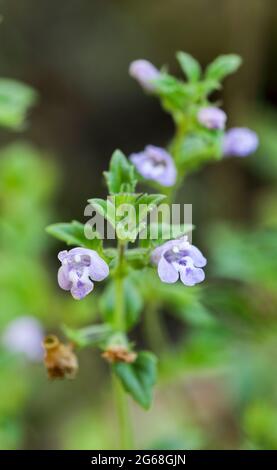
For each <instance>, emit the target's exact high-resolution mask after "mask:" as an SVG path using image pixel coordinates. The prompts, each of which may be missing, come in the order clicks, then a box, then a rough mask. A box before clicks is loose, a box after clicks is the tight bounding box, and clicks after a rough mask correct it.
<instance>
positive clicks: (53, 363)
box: [43, 335, 78, 379]
mask: <svg viewBox="0 0 277 470" xmlns="http://www.w3.org/2000/svg"><path fill="white" fill-rule="evenodd" d="M43 347H44V364H45V367H46V369H47V372H48V377H49V378H50V379H57V378H64V377H65V378H67V379H74V378H75V376H76V374H77V372H78V359H77V357H76V355H75V354H74V351H73V349H74V346H73V344H72V343H69V344H63V343H61V342H60V340H59V338H57V336H54V335H49V336H46V338H45V339H44V341H43Z"/></svg>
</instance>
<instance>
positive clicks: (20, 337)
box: [2, 316, 44, 361]
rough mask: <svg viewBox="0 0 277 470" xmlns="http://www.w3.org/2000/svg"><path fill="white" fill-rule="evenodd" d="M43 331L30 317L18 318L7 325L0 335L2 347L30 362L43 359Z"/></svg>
mask: <svg viewBox="0 0 277 470" xmlns="http://www.w3.org/2000/svg"><path fill="white" fill-rule="evenodd" d="M43 336H44V335H43V330H42V327H41V325H40V323H39V322H38V321H37V320H36V319H35V318H34V317H30V316H24V317H19V318H16V319H15V320H13V321H12V322H10V323H9V324H8V326H7V327H6V329H5V330H4V333H3V335H2V344H3V346H4V347H5V348H6V349H7V350H8V351H10V352H11V353H17V354H24V355H25V356H26V357H27V359H29V360H30V361H40V360H42V358H43V349H42V341H43Z"/></svg>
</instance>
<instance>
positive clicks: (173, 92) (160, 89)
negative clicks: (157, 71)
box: [154, 73, 194, 112]
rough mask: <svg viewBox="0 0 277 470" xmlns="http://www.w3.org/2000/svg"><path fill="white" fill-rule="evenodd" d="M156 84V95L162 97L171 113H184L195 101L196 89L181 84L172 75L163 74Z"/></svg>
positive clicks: (164, 104) (165, 106)
mask: <svg viewBox="0 0 277 470" xmlns="http://www.w3.org/2000/svg"><path fill="white" fill-rule="evenodd" d="M154 83H155V90H156V93H157V94H158V95H160V96H161V98H162V103H163V106H164V108H165V109H166V110H167V111H169V112H172V111H173V112H175V111H183V110H184V107H185V106H186V105H187V104H188V103H189V102H190V101H191V100H192V99H193V96H194V89H192V88H191V86H190V84H186V83H184V82H181V81H180V80H177V78H175V77H173V76H172V75H169V74H167V73H162V74H161V75H160V77H159V78H158V79H156V80H155V81H154Z"/></svg>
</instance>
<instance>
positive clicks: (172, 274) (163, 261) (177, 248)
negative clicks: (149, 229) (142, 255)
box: [151, 236, 207, 286]
mask: <svg viewBox="0 0 277 470" xmlns="http://www.w3.org/2000/svg"><path fill="white" fill-rule="evenodd" d="M151 259H152V262H153V263H154V264H156V265H157V266H158V275H159V277H160V279H161V281H162V282H166V283H168V284H172V283H174V282H176V281H178V279H179V277H180V279H181V281H182V283H183V284H184V285H185V286H194V285H195V284H198V283H199V282H202V281H204V279H205V273H204V271H203V269H201V268H203V267H204V266H206V264H207V260H206V258H204V256H203V255H202V253H201V251H200V250H198V248H196V246H193V245H191V244H190V243H189V242H188V238H187V237H186V236H184V237H182V238H179V239H177V240H169V241H168V242H166V243H164V244H163V245H161V246H159V247H157V248H155V250H154V251H153V253H152V257H151Z"/></svg>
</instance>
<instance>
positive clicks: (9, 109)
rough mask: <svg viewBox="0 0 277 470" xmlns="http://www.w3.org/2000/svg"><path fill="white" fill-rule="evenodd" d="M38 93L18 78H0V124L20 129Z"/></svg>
mask: <svg viewBox="0 0 277 470" xmlns="http://www.w3.org/2000/svg"><path fill="white" fill-rule="evenodd" d="M36 100H37V93H36V92H35V91H34V90H33V89H32V88H31V87H29V86H28V85H25V84H23V83H20V82H18V81H16V80H11V79H5V78H0V125H2V126H5V127H9V128H11V129H15V130H20V129H21V128H22V126H23V124H24V120H25V117H26V113H27V111H28V108H29V107H30V106H32V105H34V103H35V102H36Z"/></svg>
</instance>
